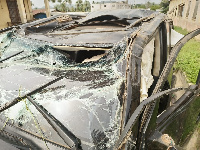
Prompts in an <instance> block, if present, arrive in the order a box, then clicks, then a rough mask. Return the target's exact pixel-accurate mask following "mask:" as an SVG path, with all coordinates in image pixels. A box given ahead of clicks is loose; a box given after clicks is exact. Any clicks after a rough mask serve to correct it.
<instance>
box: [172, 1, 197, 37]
mask: <svg viewBox="0 0 200 150" xmlns="http://www.w3.org/2000/svg"><path fill="white" fill-rule="evenodd" d="M195 11H196V12H195ZM168 16H169V17H170V18H172V20H173V22H174V25H175V26H180V27H182V28H183V29H187V30H188V31H193V30H195V29H197V28H200V0H171V1H170V5H169V12H168ZM196 38H197V39H200V35H199V36H197V37H196Z"/></svg>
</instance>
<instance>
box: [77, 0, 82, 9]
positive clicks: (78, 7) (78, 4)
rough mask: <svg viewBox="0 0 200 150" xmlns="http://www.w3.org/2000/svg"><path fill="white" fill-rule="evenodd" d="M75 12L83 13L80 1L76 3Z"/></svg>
mask: <svg viewBox="0 0 200 150" xmlns="http://www.w3.org/2000/svg"><path fill="white" fill-rule="evenodd" d="M76 11H83V1H82V0H77V1H76Z"/></svg>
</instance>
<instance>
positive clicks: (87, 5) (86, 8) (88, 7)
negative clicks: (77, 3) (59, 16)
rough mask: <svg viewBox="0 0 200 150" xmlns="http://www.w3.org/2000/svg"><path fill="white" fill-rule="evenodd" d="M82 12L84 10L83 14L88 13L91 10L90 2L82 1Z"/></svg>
mask: <svg viewBox="0 0 200 150" xmlns="http://www.w3.org/2000/svg"><path fill="white" fill-rule="evenodd" d="M83 10H84V11H85V12H88V11H90V10H91V5H90V2H89V1H87V0H85V1H84V3H83Z"/></svg>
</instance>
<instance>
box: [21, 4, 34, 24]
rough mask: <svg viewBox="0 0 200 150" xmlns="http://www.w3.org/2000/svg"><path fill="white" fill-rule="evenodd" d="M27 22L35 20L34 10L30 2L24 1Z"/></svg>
mask: <svg viewBox="0 0 200 150" xmlns="http://www.w3.org/2000/svg"><path fill="white" fill-rule="evenodd" d="M23 3H24V8H25V13H26V19H27V21H30V20H33V10H32V7H31V2H30V0H23Z"/></svg>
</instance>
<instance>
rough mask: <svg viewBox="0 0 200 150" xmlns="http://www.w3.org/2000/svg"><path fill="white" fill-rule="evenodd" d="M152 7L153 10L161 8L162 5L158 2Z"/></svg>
mask: <svg viewBox="0 0 200 150" xmlns="http://www.w3.org/2000/svg"><path fill="white" fill-rule="evenodd" d="M150 9H151V10H157V9H160V5H157V4H154V5H151V7H150Z"/></svg>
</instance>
